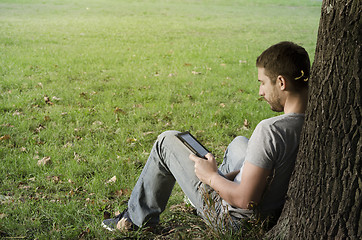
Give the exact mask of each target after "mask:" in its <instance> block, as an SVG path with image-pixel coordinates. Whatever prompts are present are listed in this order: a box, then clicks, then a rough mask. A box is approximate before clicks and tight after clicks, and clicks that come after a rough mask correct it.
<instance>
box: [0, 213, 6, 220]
mask: <svg viewBox="0 0 362 240" xmlns="http://www.w3.org/2000/svg"><path fill="white" fill-rule="evenodd" d="M7 216H8V215H7V214H5V213H0V219H3V218H6V217H7Z"/></svg>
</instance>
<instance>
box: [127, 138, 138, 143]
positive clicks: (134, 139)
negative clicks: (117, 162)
mask: <svg viewBox="0 0 362 240" xmlns="http://www.w3.org/2000/svg"><path fill="white" fill-rule="evenodd" d="M127 142H128V143H134V142H137V139H136V138H127Z"/></svg>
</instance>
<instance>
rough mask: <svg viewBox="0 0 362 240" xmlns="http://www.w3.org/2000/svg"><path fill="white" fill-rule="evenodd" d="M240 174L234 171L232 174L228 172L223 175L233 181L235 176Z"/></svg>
mask: <svg viewBox="0 0 362 240" xmlns="http://www.w3.org/2000/svg"><path fill="white" fill-rule="evenodd" d="M239 172H240V170H236V171H233V172H229V173H227V174H226V175H225V177H226V179H229V180H230V181H233V180H234V179H235V177H236V175H238V173H239Z"/></svg>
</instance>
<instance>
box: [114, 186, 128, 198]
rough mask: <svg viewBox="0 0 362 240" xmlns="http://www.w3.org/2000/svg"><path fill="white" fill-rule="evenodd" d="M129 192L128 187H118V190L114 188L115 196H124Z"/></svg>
mask: <svg viewBox="0 0 362 240" xmlns="http://www.w3.org/2000/svg"><path fill="white" fill-rule="evenodd" d="M128 194H129V190H128V189H124V188H123V189H120V190H116V191H115V192H114V196H116V197H122V196H124V195H128Z"/></svg>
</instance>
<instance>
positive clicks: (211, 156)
mask: <svg viewBox="0 0 362 240" xmlns="http://www.w3.org/2000/svg"><path fill="white" fill-rule="evenodd" d="M205 157H206V159H207V160H212V159H214V155H212V154H211V153H207V154H206V155H205Z"/></svg>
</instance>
